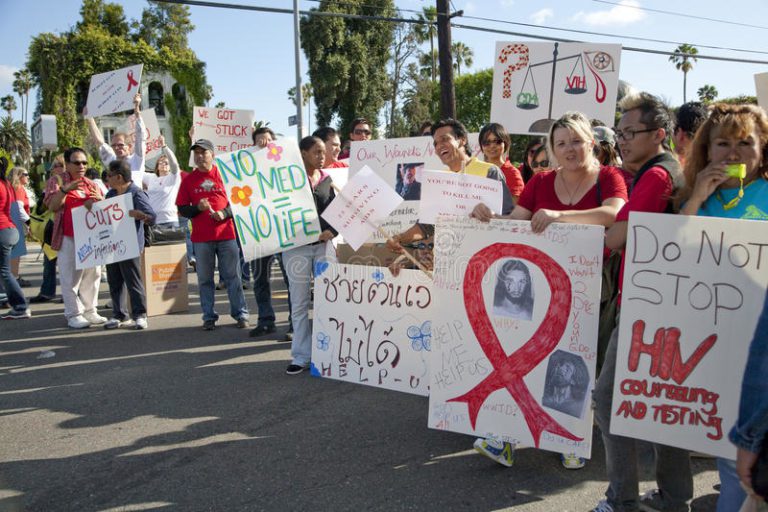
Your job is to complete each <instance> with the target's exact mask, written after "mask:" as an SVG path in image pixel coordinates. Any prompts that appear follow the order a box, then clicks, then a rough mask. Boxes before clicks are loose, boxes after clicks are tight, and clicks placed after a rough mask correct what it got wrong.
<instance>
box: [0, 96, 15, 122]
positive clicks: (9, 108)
mask: <svg viewBox="0 0 768 512" xmlns="http://www.w3.org/2000/svg"><path fill="white" fill-rule="evenodd" d="M0 108H2V109H3V110H5V111H6V112H8V117H9V118H10V117H11V115H12V114H13V111H14V110H16V108H17V107H16V99H15V98H14V97H13V96H11V95H10V94H9V95H8V96H3V97H2V98H0Z"/></svg>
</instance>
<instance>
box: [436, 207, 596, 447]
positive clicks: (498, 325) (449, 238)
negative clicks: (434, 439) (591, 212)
mask: <svg viewBox="0 0 768 512" xmlns="http://www.w3.org/2000/svg"><path fill="white" fill-rule="evenodd" d="M602 240H603V228H602V227H601V226H586V225H580V224H563V223H553V224H550V225H549V226H548V227H547V228H546V230H545V231H544V232H543V233H540V234H535V233H533V232H532V231H531V228H530V222H523V221H511V220H493V221H491V222H490V223H480V222H477V221H475V220H473V219H470V218H466V217H464V218H455V219H447V220H446V219H445V218H442V219H440V220H439V221H438V224H437V227H436V233H435V269H434V276H435V277H434V279H435V280H434V287H433V292H434V294H435V295H436V296H439V298H440V300H438V301H436V302H435V306H434V309H433V311H432V318H433V321H432V332H433V337H432V360H431V363H430V369H431V372H432V377H431V379H430V395H429V426H430V427H431V428H435V429H440V430H450V431H453V432H461V433H465V434H472V435H476V436H482V437H491V438H495V439H498V440H503V441H508V442H510V443H515V444H522V445H524V446H534V447H536V448H540V449H543V450H550V451H555V452H560V453H575V454H577V455H578V456H580V457H585V458H589V456H590V452H591V441H592V410H591V393H592V388H593V385H594V380H595V362H596V354H597V320H598V314H599V307H600V283H601V275H602V272H601V270H602V258H603V257H602V247H603V243H602Z"/></svg>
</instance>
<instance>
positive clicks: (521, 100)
mask: <svg viewBox="0 0 768 512" xmlns="http://www.w3.org/2000/svg"><path fill="white" fill-rule="evenodd" d="M620 60H621V45H618V44H604V43H599V44H598V43H540V42H535V43H534V42H497V43H496V53H495V55H494V65H493V92H492V95H491V121H494V122H497V123H501V124H503V125H504V126H505V127H506V128H507V130H508V131H509V132H510V133H547V131H548V130H549V127H550V126H551V125H552V122H553V121H554V120H556V119H557V118H559V117H560V116H562V115H563V114H565V113H566V112H568V111H578V112H583V113H584V114H586V116H587V117H588V118H590V119H599V120H601V121H603V122H604V123H606V124H607V125H609V126H613V124H612V123H613V118H614V115H615V112H616V94H617V92H618V87H619V63H620Z"/></svg>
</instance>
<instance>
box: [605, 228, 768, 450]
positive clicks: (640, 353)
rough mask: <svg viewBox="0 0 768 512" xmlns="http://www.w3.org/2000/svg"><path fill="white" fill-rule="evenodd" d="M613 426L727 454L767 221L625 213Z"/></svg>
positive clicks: (762, 278) (765, 277) (763, 283)
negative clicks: (624, 249)
mask: <svg viewBox="0 0 768 512" xmlns="http://www.w3.org/2000/svg"><path fill="white" fill-rule="evenodd" d="M627 235H628V236H627V250H626V256H625V258H626V262H625V268H624V283H623V289H622V299H621V322H620V324H619V343H618V354H617V358H616V379H615V381H614V387H613V411H612V416H611V433H613V434H620V435H622V436H628V437H635V438H638V439H646V440H648V441H653V442H657V443H662V444H666V445H670V446H676V447H680V448H687V449H689V450H695V451H698V452H703V453H709V454H712V455H716V456H718V457H725V458H730V459H734V458H735V457H736V448H735V447H734V446H733V445H732V444H731V443H730V442H729V441H728V431H729V430H730V428H731V426H733V425H734V424H735V422H736V417H737V416H738V407H739V396H740V393H741V380H742V375H743V372H744V366H745V364H746V361H747V353H748V350H749V343H750V341H751V340H752V336H753V335H754V332H755V326H756V325H757V319H758V317H759V315H760V312H761V310H762V298H763V297H764V296H765V290H766V288H767V287H768V272H766V270H765V269H766V267H767V266H768V251H766V250H764V249H765V248H766V246H768V222H760V221H750V220H733V219H721V218H713V217H691V216H684V215H660V214H647V213H632V214H631V215H630V218H629V231H628V234H627Z"/></svg>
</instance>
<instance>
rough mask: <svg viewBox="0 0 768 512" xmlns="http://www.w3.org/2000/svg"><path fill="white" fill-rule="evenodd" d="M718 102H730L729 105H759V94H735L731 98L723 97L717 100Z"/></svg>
mask: <svg viewBox="0 0 768 512" xmlns="http://www.w3.org/2000/svg"><path fill="white" fill-rule="evenodd" d="M717 102H718V103H728V104H729V105H741V104H747V105H757V96H749V95H748V94H742V95H740V96H733V97H731V98H721V99H719V100H717Z"/></svg>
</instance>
